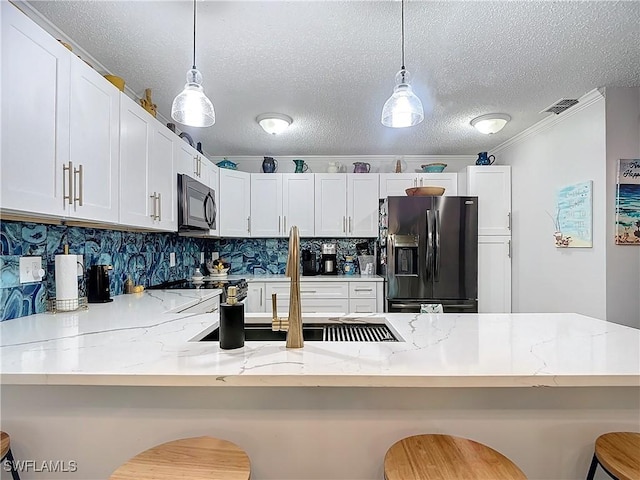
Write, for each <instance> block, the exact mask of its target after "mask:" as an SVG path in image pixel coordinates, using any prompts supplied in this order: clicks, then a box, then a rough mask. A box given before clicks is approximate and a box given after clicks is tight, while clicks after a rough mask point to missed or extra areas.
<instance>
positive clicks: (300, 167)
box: [293, 160, 309, 173]
mask: <svg viewBox="0 0 640 480" xmlns="http://www.w3.org/2000/svg"><path fill="white" fill-rule="evenodd" d="M293 163H295V164H296V171H295V172H294V173H304V172H306V171H307V170H309V166H308V165H307V164H306V163H304V160H294V161H293Z"/></svg>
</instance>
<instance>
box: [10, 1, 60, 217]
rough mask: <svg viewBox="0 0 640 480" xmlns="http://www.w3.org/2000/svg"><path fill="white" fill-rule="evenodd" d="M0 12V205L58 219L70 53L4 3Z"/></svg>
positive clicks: (12, 7) (13, 7) (21, 14)
mask: <svg viewBox="0 0 640 480" xmlns="http://www.w3.org/2000/svg"><path fill="white" fill-rule="evenodd" d="M0 8H1V9H2V12H1V13H2V15H1V18H2V24H1V25H2V57H1V58H2V68H1V71H2V89H1V91H2V93H1V95H2V109H1V110H2V146H1V148H2V175H1V177H2V179H1V182H2V183H1V189H0V190H1V195H2V201H1V204H0V206H1V207H2V208H3V209H7V210H16V211H23V212H30V213H37V214H45V215H47V214H48V215H55V216H64V215H65V214H66V212H67V211H68V208H69V203H68V200H66V199H63V196H64V195H65V194H68V192H69V184H68V180H69V176H68V173H67V172H66V171H63V167H64V166H68V163H67V162H68V161H69V94H70V92H69V81H70V78H69V77H70V61H71V55H72V54H71V52H69V50H67V49H66V48H65V47H64V46H62V45H61V44H60V42H58V41H56V40H55V39H54V38H53V37H51V36H50V35H49V34H48V33H46V32H45V31H44V30H42V29H41V28H40V27H39V26H37V25H36V24H35V23H33V22H32V21H31V20H30V19H29V18H27V16H26V15H24V14H23V13H22V12H20V11H19V10H18V9H17V8H16V7H15V6H13V5H12V4H11V3H9V2H0Z"/></svg>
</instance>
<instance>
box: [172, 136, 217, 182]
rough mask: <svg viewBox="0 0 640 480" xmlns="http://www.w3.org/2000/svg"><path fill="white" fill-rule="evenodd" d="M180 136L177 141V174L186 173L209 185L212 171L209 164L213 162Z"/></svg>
mask: <svg viewBox="0 0 640 480" xmlns="http://www.w3.org/2000/svg"><path fill="white" fill-rule="evenodd" d="M178 138H180V141H179V142H178V143H177V145H178V150H177V152H176V160H175V164H176V174H178V173H184V174H186V175H188V176H190V177H191V178H193V179H194V180H198V181H199V182H200V183H203V184H205V185H209V182H210V178H209V176H210V171H211V169H210V168H209V164H210V165H213V164H212V163H211V162H210V161H209V160H208V159H207V158H206V157H205V156H204V155H203V154H202V153H200V152H198V151H197V150H196V149H195V148H193V147H192V146H191V145H190V144H188V143H187V142H186V141H184V140H183V139H182V138H181V137H178ZM176 181H177V180H176Z"/></svg>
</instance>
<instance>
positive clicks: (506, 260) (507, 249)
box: [478, 236, 511, 313]
mask: <svg viewBox="0 0 640 480" xmlns="http://www.w3.org/2000/svg"><path fill="white" fill-rule="evenodd" d="M478 312H479V313H511V237H508V236H504V237H502V236H483V237H479V238H478Z"/></svg>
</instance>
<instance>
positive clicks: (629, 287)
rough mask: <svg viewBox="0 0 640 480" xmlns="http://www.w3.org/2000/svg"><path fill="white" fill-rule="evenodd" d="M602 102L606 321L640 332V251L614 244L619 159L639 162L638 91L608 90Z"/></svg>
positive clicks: (631, 89)
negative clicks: (604, 136) (603, 115)
mask: <svg viewBox="0 0 640 480" xmlns="http://www.w3.org/2000/svg"><path fill="white" fill-rule="evenodd" d="M605 98H606V103H605V104H606V145H607V161H606V171H607V202H606V203H607V233H606V244H607V256H606V269H607V320H609V321H612V322H616V323H621V324H624V325H629V326H633V327H636V328H640V305H639V304H638V297H639V295H638V292H640V268H638V265H640V248H639V247H638V246H634V245H615V242H614V238H615V233H614V226H615V198H616V182H617V168H618V159H620V158H640V88H607V89H606V90H605ZM639 219H640V218H639Z"/></svg>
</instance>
